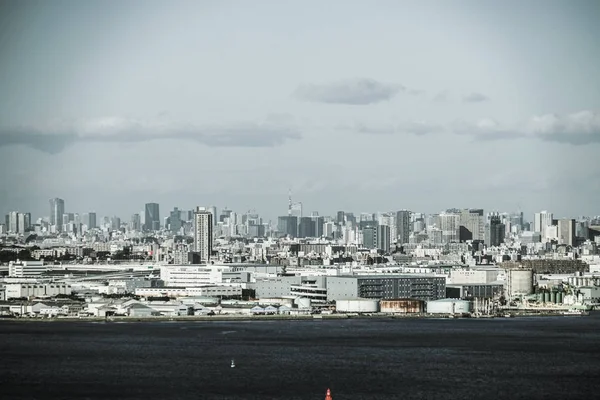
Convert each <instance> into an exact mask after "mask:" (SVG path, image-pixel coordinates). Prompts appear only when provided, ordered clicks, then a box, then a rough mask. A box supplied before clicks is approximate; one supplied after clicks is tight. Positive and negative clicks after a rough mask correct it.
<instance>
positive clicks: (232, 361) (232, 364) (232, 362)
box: [231, 360, 235, 368]
mask: <svg viewBox="0 0 600 400" xmlns="http://www.w3.org/2000/svg"><path fill="white" fill-rule="evenodd" d="M231 368H235V361H234V360H231Z"/></svg>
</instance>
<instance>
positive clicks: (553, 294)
mask: <svg viewBox="0 0 600 400" xmlns="http://www.w3.org/2000/svg"><path fill="white" fill-rule="evenodd" d="M550 303H554V304H556V290H553V291H551V292H550Z"/></svg>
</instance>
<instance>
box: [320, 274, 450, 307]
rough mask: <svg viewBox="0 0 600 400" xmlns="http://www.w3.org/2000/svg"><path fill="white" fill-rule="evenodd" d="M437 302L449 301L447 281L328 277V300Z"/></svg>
mask: <svg viewBox="0 0 600 400" xmlns="http://www.w3.org/2000/svg"><path fill="white" fill-rule="evenodd" d="M359 297H360V298H371V299H400V298H411V299H420V300H435V299H443V298H444V297H446V278H445V277H440V276H436V275H426V274H419V275H404V274H401V275H387V274H386V275H364V276H361V275H359V276H356V275H348V276H330V277H327V300H328V301H337V300H343V299H355V298H359Z"/></svg>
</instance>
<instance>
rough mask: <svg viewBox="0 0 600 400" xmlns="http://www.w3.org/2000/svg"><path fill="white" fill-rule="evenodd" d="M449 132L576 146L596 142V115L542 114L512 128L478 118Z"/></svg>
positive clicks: (599, 125)
mask: <svg viewBox="0 0 600 400" xmlns="http://www.w3.org/2000/svg"><path fill="white" fill-rule="evenodd" d="M451 129H452V131H453V132H454V133H457V134H463V135H471V136H473V137H474V138H475V139H476V140H502V139H518V138H531V139H538V140H544V141H547V142H557V143H567V144H571V145H575V146H577V145H586V144H593V143H600V114H599V113H598V112H594V111H590V110H584V111H579V112H576V113H572V114H568V115H557V114H546V115H541V116H534V117H532V118H530V119H529V120H527V121H525V122H522V123H519V124H516V125H515V126H512V127H507V126H502V125H501V124H499V123H498V122H496V121H494V120H491V119H481V120H479V121H478V122H476V123H466V122H457V123H455V124H453V125H452V128H451Z"/></svg>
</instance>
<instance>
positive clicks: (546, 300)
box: [544, 290, 550, 303]
mask: <svg viewBox="0 0 600 400" xmlns="http://www.w3.org/2000/svg"><path fill="white" fill-rule="evenodd" d="M544 303H550V292H549V291H547V290H545V291H544Z"/></svg>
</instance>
